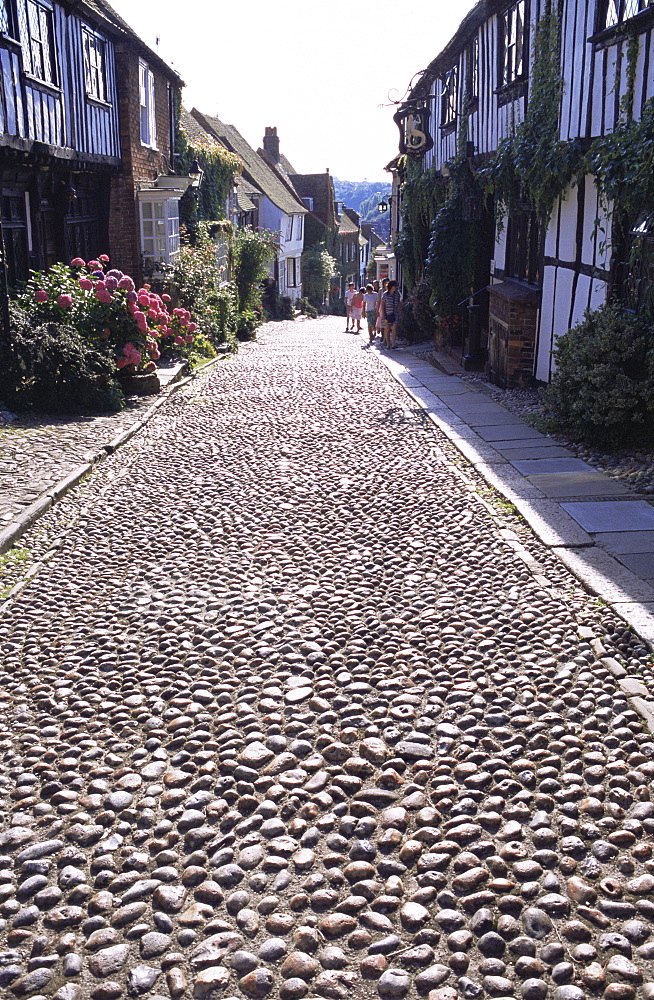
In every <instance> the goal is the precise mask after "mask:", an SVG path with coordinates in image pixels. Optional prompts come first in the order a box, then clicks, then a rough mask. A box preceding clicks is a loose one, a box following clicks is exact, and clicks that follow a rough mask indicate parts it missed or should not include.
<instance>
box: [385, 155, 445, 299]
mask: <svg viewBox="0 0 654 1000" xmlns="http://www.w3.org/2000/svg"><path fill="white" fill-rule="evenodd" d="M404 160H405V163H406V166H405V169H406V180H405V182H404V186H403V188H402V231H401V232H400V233H398V236H397V240H396V243H395V253H396V255H397V257H398V260H399V261H400V263H401V264H402V268H403V273H404V276H405V280H406V282H407V284H408V286H409V287H410V288H412V287H413V286H414V285H416V284H418V282H419V281H420V280H421V278H422V276H423V272H424V267H425V259H426V257H427V253H428V251H429V243H430V239H431V226H432V220H433V219H434V217H435V216H436V215H437V213H438V211H439V210H440V208H441V207H442V206H443V204H444V203H445V201H446V200H447V196H448V188H447V184H446V182H445V179H444V177H442V175H441V174H440V172H437V171H436V169H435V168H434V167H433V166H432V167H429V168H428V169H427V170H425V169H424V167H423V164H422V161H420V160H418V161H416V160H413V159H410V158H409V157H406V156H405V157H404Z"/></svg>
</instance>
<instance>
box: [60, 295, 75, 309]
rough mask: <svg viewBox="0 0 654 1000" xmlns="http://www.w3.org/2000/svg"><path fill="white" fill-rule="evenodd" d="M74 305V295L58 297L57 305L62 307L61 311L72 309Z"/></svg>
mask: <svg viewBox="0 0 654 1000" xmlns="http://www.w3.org/2000/svg"><path fill="white" fill-rule="evenodd" d="M72 304H73V297H72V295H58V296H57V305H58V306H59V307H60V309H70V307H71V306H72Z"/></svg>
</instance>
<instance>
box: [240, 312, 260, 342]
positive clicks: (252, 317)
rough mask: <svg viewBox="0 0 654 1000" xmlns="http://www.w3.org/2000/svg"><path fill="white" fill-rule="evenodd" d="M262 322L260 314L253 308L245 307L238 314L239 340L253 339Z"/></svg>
mask: <svg viewBox="0 0 654 1000" xmlns="http://www.w3.org/2000/svg"><path fill="white" fill-rule="evenodd" d="M260 322H261V320H260V318H259V316H258V315H257V314H256V313H255V312H254V311H253V310H252V309H244V310H243V312H240V313H239V314H238V320H237V326H236V336H237V337H238V339H239V340H253V339H254V331H255V330H256V328H257V327H258V326H259V323H260Z"/></svg>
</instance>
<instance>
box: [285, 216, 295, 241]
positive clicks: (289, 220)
mask: <svg viewBox="0 0 654 1000" xmlns="http://www.w3.org/2000/svg"><path fill="white" fill-rule="evenodd" d="M292 239H293V216H292V215H287V216H286V243H288V242H290V240H292Z"/></svg>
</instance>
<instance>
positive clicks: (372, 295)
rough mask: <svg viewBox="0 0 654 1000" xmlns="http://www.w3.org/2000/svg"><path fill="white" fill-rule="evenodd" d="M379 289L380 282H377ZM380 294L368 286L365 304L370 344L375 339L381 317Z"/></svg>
mask: <svg viewBox="0 0 654 1000" xmlns="http://www.w3.org/2000/svg"><path fill="white" fill-rule="evenodd" d="M377 287H379V282H377ZM378 298H379V296H378V293H377V292H376V291H375V289H374V287H373V286H372V285H366V294H365V295H364V296H363V304H364V306H365V310H366V320H367V323H368V339H369V340H370V343H371V344H372V342H373V341H374V339H375V327H376V326H377V317H378V315H379V307H378Z"/></svg>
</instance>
